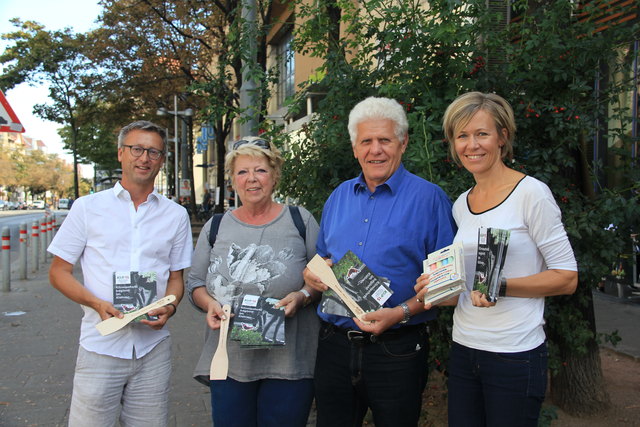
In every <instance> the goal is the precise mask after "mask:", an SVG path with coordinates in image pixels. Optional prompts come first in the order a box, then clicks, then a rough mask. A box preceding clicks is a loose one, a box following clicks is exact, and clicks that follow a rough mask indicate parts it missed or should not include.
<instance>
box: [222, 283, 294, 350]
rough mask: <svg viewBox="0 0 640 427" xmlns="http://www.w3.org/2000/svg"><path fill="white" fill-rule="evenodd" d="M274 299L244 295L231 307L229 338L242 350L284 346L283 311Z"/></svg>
mask: <svg viewBox="0 0 640 427" xmlns="http://www.w3.org/2000/svg"><path fill="white" fill-rule="evenodd" d="M277 302H278V300H277V299H274V298H265V297H261V296H259V295H244V296H243V297H242V298H238V299H237V300H236V301H235V303H234V307H233V312H234V314H235V316H234V317H233V318H232V325H231V334H230V337H231V339H232V340H234V341H240V347H242V348H270V347H277V346H282V345H284V344H285V318H284V310H283V309H281V308H274V307H273V306H274V305H275V304H276V303H277Z"/></svg>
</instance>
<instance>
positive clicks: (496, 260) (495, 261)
mask: <svg viewBox="0 0 640 427" xmlns="http://www.w3.org/2000/svg"><path fill="white" fill-rule="evenodd" d="M510 237H511V231H509V230H503V229H500V228H486V227H480V228H479V229H478V255H477V258H476V272H475V276H474V280H473V289H474V290H477V291H480V292H482V293H483V294H485V295H486V296H487V300H489V302H496V301H497V300H498V293H499V291H500V279H501V277H502V268H503V267H504V261H505V259H506V258H507V249H508V248H509V238H510Z"/></svg>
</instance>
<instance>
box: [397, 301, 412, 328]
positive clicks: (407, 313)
mask: <svg viewBox="0 0 640 427" xmlns="http://www.w3.org/2000/svg"><path fill="white" fill-rule="evenodd" d="M399 307H402V314H403V317H402V320H401V321H400V324H401V325H404V324H406V323H407V322H408V321H409V319H411V310H409V306H408V305H407V303H406V302H403V303H402V304H400V306H399Z"/></svg>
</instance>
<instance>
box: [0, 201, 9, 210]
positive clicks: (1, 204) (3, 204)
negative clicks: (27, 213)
mask: <svg viewBox="0 0 640 427" xmlns="http://www.w3.org/2000/svg"><path fill="white" fill-rule="evenodd" d="M7 209H9V205H8V203H7V202H5V201H4V200H0V211H6V210H7Z"/></svg>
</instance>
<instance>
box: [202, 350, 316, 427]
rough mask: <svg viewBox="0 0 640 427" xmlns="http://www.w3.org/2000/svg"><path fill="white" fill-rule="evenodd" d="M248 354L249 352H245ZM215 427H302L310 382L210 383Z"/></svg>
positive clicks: (310, 392)
mask: <svg viewBox="0 0 640 427" xmlns="http://www.w3.org/2000/svg"><path fill="white" fill-rule="evenodd" d="M248 351H251V350H248ZM209 389H210V390H211V412H212V419H213V425H214V426H216V427H282V426H291V427H304V426H305V425H306V424H307V419H308V418H309V411H310V410H311V403H312V402H313V380H312V379H304V380H279V379H264V380H258V381H251V382H245V383H243V382H240V381H236V380H233V379H231V378H227V379H226V380H224V381H211V383H210V384H209Z"/></svg>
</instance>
